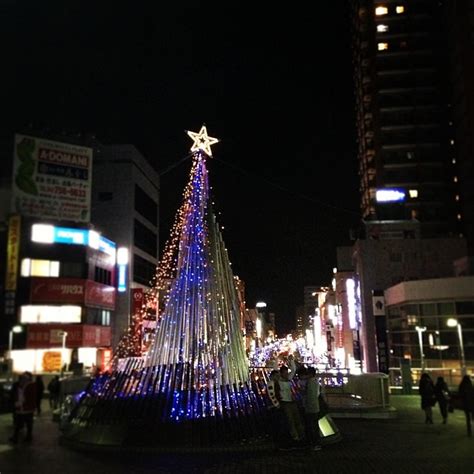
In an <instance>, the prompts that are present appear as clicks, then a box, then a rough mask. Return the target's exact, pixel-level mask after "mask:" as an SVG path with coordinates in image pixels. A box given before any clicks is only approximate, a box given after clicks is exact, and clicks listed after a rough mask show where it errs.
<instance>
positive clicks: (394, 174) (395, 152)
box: [350, 0, 462, 237]
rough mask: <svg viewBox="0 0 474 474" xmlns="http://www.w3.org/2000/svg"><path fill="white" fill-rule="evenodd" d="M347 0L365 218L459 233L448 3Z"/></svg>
mask: <svg viewBox="0 0 474 474" xmlns="http://www.w3.org/2000/svg"><path fill="white" fill-rule="evenodd" d="M350 4H351V9H352V14H351V18H352V31H353V38H352V44H353V64H354V82H355V101H356V122H357V137H358V158H359V176H360V191H361V213H362V218H363V219H365V220H388V219H400V220H403V219H405V220H408V219H417V220H419V221H420V223H421V230H422V236H423V237H431V236H440V235H458V234H459V233H460V228H461V224H462V222H460V221H461V219H462V214H461V213H460V210H459V202H458V201H456V195H457V194H458V192H457V190H456V188H457V185H458V182H457V181H458V178H457V177H456V172H455V160H454V156H455V155H454V140H453V137H452V130H451V125H452V123H451V119H450V107H449V105H450V102H449V99H448V97H449V91H448V84H447V80H448V74H447V67H446V65H447V49H446V47H445V43H446V34H445V28H444V26H445V25H444V22H443V20H444V6H443V4H442V2H436V1H432V0H410V1H406V0H398V1H397V0H387V1H384V2H381V1H374V0H357V1H353V2H350ZM383 190H385V193H383V192H382V193H380V191H383ZM387 190H391V191H392V192H391V194H390V193H389V194H387V192H386V191H387Z"/></svg>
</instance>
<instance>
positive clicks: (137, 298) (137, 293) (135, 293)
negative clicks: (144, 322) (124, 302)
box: [132, 288, 145, 315]
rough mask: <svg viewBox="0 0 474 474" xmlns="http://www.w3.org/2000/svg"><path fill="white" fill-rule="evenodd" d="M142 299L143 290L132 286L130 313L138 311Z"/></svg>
mask: <svg viewBox="0 0 474 474" xmlns="http://www.w3.org/2000/svg"><path fill="white" fill-rule="evenodd" d="M144 301H145V300H144V294H143V290H142V289H141V288H132V315H134V314H139V313H140V311H141V309H142V305H143V303H144Z"/></svg>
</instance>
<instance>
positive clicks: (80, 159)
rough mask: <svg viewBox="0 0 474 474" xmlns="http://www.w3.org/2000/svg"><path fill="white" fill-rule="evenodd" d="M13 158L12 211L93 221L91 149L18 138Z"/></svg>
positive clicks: (19, 136)
mask: <svg viewBox="0 0 474 474" xmlns="http://www.w3.org/2000/svg"><path fill="white" fill-rule="evenodd" d="M13 158H14V159H13V185H12V191H13V193H12V194H13V196H12V212H15V213H19V214H22V215H25V216H30V217H39V218H42V219H54V220H58V221H61V220H65V221H74V222H89V221H90V207H91V183H92V149H91V148H86V147H83V146H77V145H72V144H68V143H60V142H55V141H52V140H44V139H41V138H35V137H30V136H26V135H16V136H15V151H14V157H13Z"/></svg>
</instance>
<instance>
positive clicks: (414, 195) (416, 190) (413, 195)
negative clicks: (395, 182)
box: [408, 189, 418, 198]
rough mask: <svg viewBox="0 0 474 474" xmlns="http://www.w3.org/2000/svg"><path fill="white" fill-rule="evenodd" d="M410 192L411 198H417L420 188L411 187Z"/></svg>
mask: <svg viewBox="0 0 474 474" xmlns="http://www.w3.org/2000/svg"><path fill="white" fill-rule="evenodd" d="M408 194H409V195H410V197H411V198H417V197H418V189H409V190H408Z"/></svg>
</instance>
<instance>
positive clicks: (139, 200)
mask: <svg viewBox="0 0 474 474" xmlns="http://www.w3.org/2000/svg"><path fill="white" fill-rule="evenodd" d="M135 211H137V212H138V213H139V214H140V215H141V216H143V217H144V218H145V219H147V220H148V221H149V222H150V223H152V224H153V225H154V226H156V225H157V223H158V205H157V204H156V202H155V201H154V200H153V199H152V198H151V197H150V196H149V195H148V194H147V193H146V192H145V191H143V189H142V188H140V186H138V185H135Z"/></svg>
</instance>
